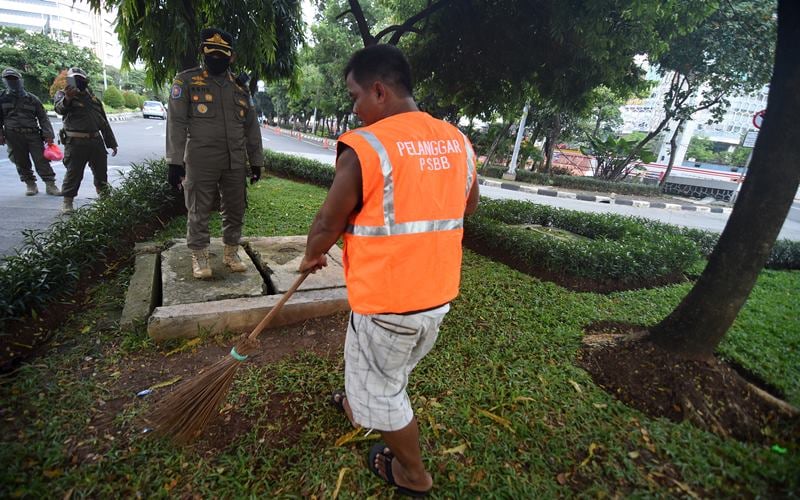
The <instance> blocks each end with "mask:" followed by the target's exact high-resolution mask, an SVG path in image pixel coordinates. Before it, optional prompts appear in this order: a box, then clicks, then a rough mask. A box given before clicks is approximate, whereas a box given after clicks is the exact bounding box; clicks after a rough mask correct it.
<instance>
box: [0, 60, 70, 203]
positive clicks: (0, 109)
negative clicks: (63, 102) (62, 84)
mask: <svg viewBox="0 0 800 500" xmlns="http://www.w3.org/2000/svg"><path fill="white" fill-rule="evenodd" d="M3 81H5V84H6V90H4V91H3V92H2V93H0V145H3V144H5V145H6V146H7V147H8V158H9V159H10V160H11V162H12V163H14V165H16V166H17V173H18V174H19V180H21V181H22V182H24V183H25V184H27V185H28V189H27V190H26V191H25V194H26V195H28V196H33V195H35V194H36V193H38V192H39V188H38V187H37V186H36V177H35V176H34V175H33V169H31V158H33V164H34V165H35V166H36V173H37V174H39V177H41V178H42V180H43V181H44V183H45V186H47V188H46V191H47V194H52V195H54V196H58V195H60V194H61V192H60V191H59V190H58V187H57V186H56V174H55V172H53V169H52V167H50V162H49V161H48V160H47V159H46V158H45V157H44V156H43V155H42V152H43V151H44V148H43V145H42V141H45V142H47V143H48V144H52V143H53V137H54V135H53V126H52V125H51V124H50V119H49V118H48V117H47V112H46V111H45V110H44V106H42V102H41V101H40V100H39V98H38V97H36V96H35V95H33V94H31V93H30V92H27V91H26V90H25V88H24V86H23V85H22V75H20V73H19V71H17V70H15V69H14V68H6V69H5V70H3Z"/></svg>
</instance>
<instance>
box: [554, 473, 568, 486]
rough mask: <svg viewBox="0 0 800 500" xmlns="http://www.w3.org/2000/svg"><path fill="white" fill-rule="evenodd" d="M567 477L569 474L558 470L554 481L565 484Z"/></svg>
mask: <svg viewBox="0 0 800 500" xmlns="http://www.w3.org/2000/svg"><path fill="white" fill-rule="evenodd" d="M568 477H569V474H567V473H566V472H559V473H558V475H557V476H556V481H558V484H560V485H561V486H564V485H565V484H567V478H568Z"/></svg>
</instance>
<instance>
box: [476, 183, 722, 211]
mask: <svg viewBox="0 0 800 500" xmlns="http://www.w3.org/2000/svg"><path fill="white" fill-rule="evenodd" d="M478 183H479V184H482V185H484V186H489V187H496V188H500V189H507V190H509V191H521V192H523V193H529V194H537V195H539V196H551V197H553V198H569V199H573V200H578V201H589V202H594V203H606V204H612V203H613V204H615V205H625V206H629V207H637V208H661V209H664V210H673V211H687V212H708V213H713V214H729V213H731V211H732V210H733V209H732V208H727V207H706V206H702V205H680V204H677V203H665V202H663V201H644V200H632V199H627V198H612V197H610V196H604V195H586V194H580V193H573V192H570V191H555V190H553V189H549V188H538V187H536V186H531V185H526V184H513V183H510V182H502V181H494V180H489V179H486V178H484V177H478Z"/></svg>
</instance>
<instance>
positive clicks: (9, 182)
mask: <svg viewBox="0 0 800 500" xmlns="http://www.w3.org/2000/svg"><path fill="white" fill-rule="evenodd" d="M165 124H166V122H165V121H163V120H157V119H143V118H134V119H131V120H128V121H124V122H114V123H112V124H111V127H112V129H113V130H114V134H115V135H116V137H117V141H118V142H119V144H120V147H119V154H118V155H117V156H116V157H111V156H109V158H108V164H109V180H110V182H111V183H112V184H117V183H119V181H120V179H121V177H122V175H121V174H122V173H124V172H125V171H127V170H129V169H130V164H131V163H134V162H141V161H143V160H145V159H148V158H161V157H162V156H163V155H164V142H165V137H166V134H165ZM53 126H54V128H55V129H56V131H58V129H59V128H60V127H61V122H60V120H53ZM261 130H262V132H261V136H262V139H263V144H264V147H265V148H267V149H270V150H273V151H278V152H282V153H291V154H295V155H299V156H303V157H305V158H310V159H314V160H318V161H321V162H324V163H327V164H329V165H333V163H334V158H335V154H334V151H333V150H329V149H325V148H323V147H322V146H321V145H319V144H318V143H316V142H313V141H309V140H298V139H297V138H296V137H290V136H288V135H283V134H277V133H275V132H273V131H272V130H271V129H267V128H262V129H261ZM52 166H53V169H54V170H55V172H56V183H57V184H58V185H59V186H60V185H61V181H62V180H63V179H64V172H65V168H64V165H63V164H62V163H60V162H53V163H52ZM39 189H40V193H39V194H38V195H36V196H25V185H24V184H23V183H21V182H20V181H19V177H18V176H17V172H16V169H15V168H14V166H13V165H12V164H11V161H10V160H8V155H7V152H6V148H5V146H0V214H2V215H0V255H9V254H13V253H14V249H15V248H17V247H18V246H19V245H20V244H21V243H22V239H23V234H22V231H23V230H25V229H34V230H36V229H38V230H41V229H46V228H47V227H48V226H49V225H50V223H51V222H52V221H53V220H54V219H55V218H56V217H58V216H59V214H60V208H61V198H60V197H55V196H47V195H46V194H44V183H42V182H41V181H40V182H39ZM481 193H482V194H483V195H484V196H488V197H491V198H516V199H527V200H531V201H534V202H537V203H543V204H547V205H553V206H560V207H564V208H569V209H573V210H581V211H585V212H614V213H620V214H623V215H635V216H640V217H647V218H651V219H656V220H660V221H663V222H667V223H670V224H678V225H682V226H688V227H696V228H701V229H710V230H714V231H721V230H722V229H723V228H724V227H725V223H726V222H727V220H728V215H726V214H711V213H702V212H687V213H682V212H673V211H669V210H663V209H655V208H638V207H629V206H621V205H607V204H602V203H594V202H584V201H577V200H570V199H565V198H553V197H548V196H538V195H533V194H529V193H522V192H518V191H508V190H504V189H499V188H490V187H485V186H483V187H482V189H481ZM96 196H97V195H96V193H95V191H94V185H93V181H92V173H91V170H90V169H89V168H87V169H86V173H85V176H84V179H83V183H82V184H81V188H80V192H79V194H78V197H77V198H76V199H75V201H76V204H85V203H91V202H92V200H94V199H95V198H96ZM780 236H781V237H782V238H789V239H794V240H800V204H799V203H795V204H794V206H793V208H792V210H791V212H790V214H789V217H788V218H787V221H786V223H785V224H784V226H783V230H782V231H781V235H780Z"/></svg>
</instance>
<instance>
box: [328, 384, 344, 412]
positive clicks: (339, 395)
mask: <svg viewBox="0 0 800 500" xmlns="http://www.w3.org/2000/svg"><path fill="white" fill-rule="evenodd" d="M346 398H347V393H346V392H345V391H344V389H337V390H335V391H333V392H332V393H331V399H330V401H329V402H330V404H331V406H333V407H334V408H336V409H337V410H339V412H341V413H344V412H345V411H344V400H345V399H346Z"/></svg>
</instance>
